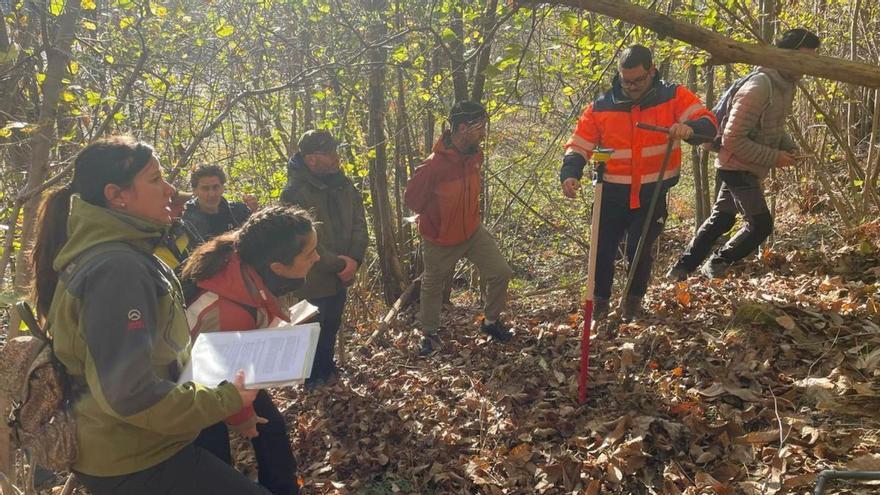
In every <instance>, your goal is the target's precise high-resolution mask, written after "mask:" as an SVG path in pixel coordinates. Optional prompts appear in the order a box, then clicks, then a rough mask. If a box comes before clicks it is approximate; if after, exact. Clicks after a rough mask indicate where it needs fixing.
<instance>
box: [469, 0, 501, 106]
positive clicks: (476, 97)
mask: <svg viewBox="0 0 880 495" xmlns="http://www.w3.org/2000/svg"><path fill="white" fill-rule="evenodd" d="M497 10H498V0H489V2H488V3H487V4H486V13H485V14H484V15H483V27H482V28H481V32H480V34H481V35H482V37H483V42H482V44H481V46H480V57H479V58H478V59H477V63H476V65H474V84H473V87H472V88H471V101H477V102H479V101H482V100H483V92H484V90H485V87H486V74H485V71H486V67H488V66H489V58H490V56H491V55H492V39H491V38H490V32H491V30H492V27H493V26H494V24H495V17H496V11H497Z"/></svg>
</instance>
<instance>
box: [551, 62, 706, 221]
mask: <svg viewBox="0 0 880 495" xmlns="http://www.w3.org/2000/svg"><path fill="white" fill-rule="evenodd" d="M638 122H644V123H646V124H651V125H655V126H660V127H669V126H671V125H672V124H676V123H684V124H688V125H690V126H691V127H694V130H695V131H696V132H698V133H700V134H708V135H715V126H716V125H717V123H716V122H715V116H714V115H712V112H711V111H709V110H708V109H706V107H705V106H703V103H702V102H701V101H700V99H699V98H698V97H697V96H696V95H695V94H694V93H692V92H691V91H690V90H689V89H687V88H686V87H684V86H679V85H677V84H671V83H667V82H665V81H661V80H660V78H659V76H655V78H654V83H653V86H652V87H651V89H649V90H648V93H647V94H645V96H643V97H642V98H641V99H640V100H639V101H638V102H635V101H633V100H631V99H629V98H628V97H627V96H625V94H624V93H623V89H622V87H621V85H620V81H619V77H615V78H614V84H613V87H612V89H611V90H610V91H608V92H607V93H605V94H604V95H602V96H601V97H600V98H599V99H597V100H596V101H594V102H593V103H592V104H590V105H589V106H588V107H587V108H586V109H585V110H584V112H583V113H582V114H581V117H580V119H579V120H578V123H577V127H576V128H575V131H574V134H572V136H571V138H570V139H569V140H568V142H567V143H565V150H566V153H578V154H580V155H581V156H583V157H584V158H585V159H586V160H589V158H590V155H591V154H592V151H593V150H594V149H595V148H597V147H602V148H611V149H613V150H614V152H613V153H612V154H611V159H610V160H608V162H606V173H605V177H604V178H605V181H606V182H610V183H614V184H631V187H630V208H633V209H635V208H638V207H639V190H640V189H641V185H642V184H648V183H652V182H657V179H658V177H659V173H660V168H661V165H662V163H663V155H664V154H665V151H666V136H665V135H664V134H662V133H659V132H654V131H646V130H643V129H639V128H637V127H636V123H638ZM680 166H681V146H680V143H679V142H675V143H674V144H673V148H672V154H671V156H670V158H669V164H668V165H667V168H666V173H665V175H664V181H666V180H669V179H673V178H677V177H678V173H679V168H680Z"/></svg>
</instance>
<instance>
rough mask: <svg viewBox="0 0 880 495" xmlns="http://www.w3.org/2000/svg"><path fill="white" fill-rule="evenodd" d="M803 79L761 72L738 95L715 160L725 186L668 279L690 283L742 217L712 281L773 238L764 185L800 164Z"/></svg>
mask: <svg viewBox="0 0 880 495" xmlns="http://www.w3.org/2000/svg"><path fill="white" fill-rule="evenodd" d="M820 44H821V42H820V40H819V38H818V37H817V36H816V35H815V34H813V33H811V32H810V31H807V30H805V29H791V30H789V31H786V32H785V34H783V35H782V37H781V38H780V39H779V40H778V41H777V42H776V46H777V47H779V48H785V49H789V50H804V51H815V50H816V49H817V48H819V45H820ZM801 76H802V74H797V73H786V72H783V71H779V70H776V69H769V68H766V67H760V68H758V70H756V71H755V72H753V73H752V75H750V76H749V78H748V80H746V82H745V83H744V84H743V85H742V87H740V89H739V90H738V91H737V92H736V94H735V95H733V99H732V103H731V106H730V110H729V114H728V117H727V120H726V122H724V123H723V124H722V123H721V122H719V126H720V125H723V129H719V132H722V138H721V150H720V151H719V152H718V157H717V158H716V160H715V168H716V169H717V170H716V181H718V182H719V183H720V187H719V189H718V198H717V199H716V201H715V205H714V206H713V207H712V215H711V216H710V217H709V218H708V219H706V221H705V222H703V225H701V226H700V229H699V230H698V231H697V235H696V237H694V240H693V241H691V244H690V246H688V248H687V250H686V251H685V253H684V254H683V255H682V257H681V259H679V260H678V262H677V263H676V264H675V266H673V267H672V269H671V270H670V271H669V273H668V274H667V276H668V277H669V278H671V279H675V280H684V279H685V278H687V277H688V275H689V274H690V273H691V272H693V271H694V270H696V269H697V267H699V266H700V264H701V263H703V261H704V260H705V259H706V258H707V257H708V256H709V253H710V252H711V250H712V247H713V245H714V244H715V241H717V240H718V238H719V237H721V236H722V235H723V234H724V233H725V232H727V231H728V230H730V228H731V227H733V225H734V223H735V222H736V215H737V214H740V215H742V216H743V227H742V228H741V229H740V230H739V231H738V232H737V233H736V234H735V235H734V236H733V237H732V238H731V239H730V240H729V241H728V242H727V243H726V244H725V245H724V246H723V247H721V248H719V249H717V250H716V251H715V252H714V253H713V254H712V256H711V257H709V260H708V261H706V263H705V264H703V267H702V269H701V271H702V272H703V274H704V275H706V276H707V277H710V278H712V277H721V276H723V275H724V273H725V272H726V271H727V269H728V268H729V267H730V265H731V264H733V263H734V262H736V261H739V260H740V259H742V258H744V257H746V256H748V255H749V254H750V253H752V252H753V251H754V250H755V249H756V248H757V247H758V246H759V245H760V244H761V243H762V242H764V240H765V239H767V237H769V236H770V234H771V233H772V232H773V217H772V216H771V215H770V210H769V208H768V207H767V201H766V199H765V198H764V188H763V184H762V180H763V179H764V178H765V177H766V176H767V174H769V172H770V169H771V168H772V167H788V166H791V165H794V164H796V163H797V157H796V155H795V151H796V149H797V147H796V145H795V143H794V142H793V141H792V139H791V137H790V136H789V135H788V134H787V133H786V132H785V120H786V119H787V118H788V115H789V114H790V113H791V107H792V101H793V100H794V93H795V89H797V84H796V83H797V81H798V80H799V79H800V78H801Z"/></svg>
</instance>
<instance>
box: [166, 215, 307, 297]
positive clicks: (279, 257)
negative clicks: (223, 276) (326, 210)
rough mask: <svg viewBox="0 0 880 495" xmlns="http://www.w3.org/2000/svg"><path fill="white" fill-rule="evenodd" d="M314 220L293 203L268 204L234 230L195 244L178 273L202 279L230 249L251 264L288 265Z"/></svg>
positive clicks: (224, 260) (217, 267) (215, 269)
mask: <svg viewBox="0 0 880 495" xmlns="http://www.w3.org/2000/svg"><path fill="white" fill-rule="evenodd" d="M314 229H315V221H314V220H313V219H312V216H311V215H310V214H309V213H308V212H306V211H305V210H301V209H299V208H295V207H293V206H270V207H268V208H263V209H262V210H259V211H257V212H255V213H254V214H253V215H251V216H250V218H248V220H247V221H246V222H245V223H244V225H242V226H241V227H239V228H238V229H237V230H233V231H230V232H227V233H225V234H221V235H219V236H217V237H214V238H213V239H211V240H210V241H208V242H206V243H204V244H202V245H201V246H199V247H198V248H197V249H196V250H195V251H194V252H193V253H192V254H191V255H190V257H189V258H188V259H187V260H186V263H185V264H184V266H183V271H182V273H181V277H182V278H183V279H184V280H192V281H199V280H205V279H207V278H210V277H212V276H214V275H215V274H216V273H218V272H219V271H220V270H221V269H223V267H224V266H226V263H228V262H229V257H230V256H231V255H232V253H238V256H239V257H240V258H241V261H242V262H243V263H245V264H246V265H250V266H253V267H255V268H263V267H266V266H269V265H271V264H272V263H275V262H278V263H282V264H285V265H289V264H290V263H291V262H293V259H294V258H296V257H297V255H299V254H300V253H301V252H302V250H303V248H304V247H305V245H306V242H307V239H308V236H309V234H310V233H311V232H312V231H313V230H314Z"/></svg>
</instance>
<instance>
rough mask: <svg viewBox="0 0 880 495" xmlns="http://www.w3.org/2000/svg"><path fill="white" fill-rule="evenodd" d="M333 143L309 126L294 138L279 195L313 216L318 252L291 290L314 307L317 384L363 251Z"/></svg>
mask: <svg viewBox="0 0 880 495" xmlns="http://www.w3.org/2000/svg"><path fill="white" fill-rule="evenodd" d="M338 146H339V143H338V142H337V141H336V139H334V137H333V135H332V134H330V132H329V131H326V130H310V131H308V132H306V133H305V134H303V135H302V137H301V138H300V140H299V152H298V153H296V154H295V155H293V157H292V158H291V159H290V161H289V162H288V164H287V187H285V188H284V191H283V192H282V193H281V201H282V202H283V203H286V204H291V205H296V206H299V207H300V208H303V209H306V210H309V211H311V212H312V215H313V216H314V217H315V220H317V222H318V224H317V232H318V254H319V255H320V256H321V258H320V260H319V261H318V262H317V263H315V265H314V266H313V267H312V270H311V271H310V272H309V274H308V276H307V277H306V283H305V285H304V286H303V287H302V288H301V289H299V290H298V291H297V292H295V295H297V296H299V297H302V298H305V299H307V300H308V301H309V302H310V303H312V304H314V305H315V306H317V307H318V310H319V311H320V315H319V317H318V318H319V322H320V324H321V335H320V337H319V338H318V348H317V350H316V351H315V361H314V364H313V366H312V374H311V376H310V378H309V380H308V381H307V383H306V384H307V386H317V385H320V384H322V383H324V382H326V381H328V380H329V379H332V378H333V377H334V376H335V375H336V373H337V370H336V363H335V361H334V359H333V356H334V353H335V349H336V334H337V332H338V331H339V327H340V325H341V324H342V312H343V310H344V309H345V300H346V296H347V289H346V288H347V287H348V286H350V285H351V284H353V283H354V278H355V274H356V273H357V270H358V268H359V267H360V266H361V263H363V260H364V255H365V254H366V251H367V244H368V241H369V239H368V237H367V221H366V216H365V214H364V202H363V198H362V197H361V193H360V192H359V191H358V190H357V189H355V187H354V184H353V183H352V181H351V179H349V178H348V177H346V176H345V174H344V173H343V172H342V170H341V169H340V167H339V165H340V161H339V153H338V151H337V148H338Z"/></svg>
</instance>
